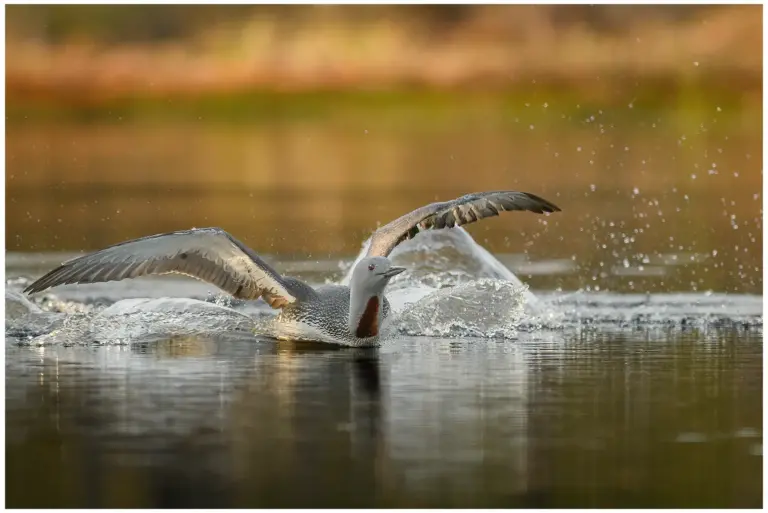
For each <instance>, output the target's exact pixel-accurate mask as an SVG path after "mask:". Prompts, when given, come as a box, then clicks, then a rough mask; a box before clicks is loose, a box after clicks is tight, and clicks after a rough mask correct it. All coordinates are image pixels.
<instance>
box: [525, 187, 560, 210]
mask: <svg viewBox="0 0 768 513" xmlns="http://www.w3.org/2000/svg"><path fill="white" fill-rule="evenodd" d="M525 195H526V196H528V197H529V198H530V199H532V200H534V201H536V202H537V203H539V206H540V207H541V213H542V214H554V213H555V212H562V209H561V208H560V207H558V206H557V205H555V204H554V203H552V202H551V201H549V200H545V199H544V198H542V197H541V196H536V195H535V194H531V193H530V192H526V193H525Z"/></svg>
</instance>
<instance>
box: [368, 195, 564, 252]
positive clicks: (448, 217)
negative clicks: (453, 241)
mask: <svg viewBox="0 0 768 513" xmlns="http://www.w3.org/2000/svg"><path fill="white" fill-rule="evenodd" d="M514 210H520V211H528V212H534V213H536V214H543V213H552V212H560V208H559V207H558V206H557V205H555V204H554V203H550V202H549V201H547V200H545V199H543V198H540V197H538V196H536V195H534V194H530V193H527V192H518V191H493V192H479V193H475V194H467V195H465V196H462V197H460V198H457V199H455V200H451V201H444V202H440V203H432V204H431V205H427V206H424V207H421V208H417V209H416V210H414V211H413V212H410V213H408V214H405V215H404V216H402V217H399V218H397V219H395V220H394V221H392V222H390V223H389V224H387V225H385V226H383V227H381V228H379V229H378V230H376V232H375V233H374V234H373V236H372V237H371V244H370V246H369V247H368V256H387V255H389V254H390V253H391V252H392V250H393V249H395V247H396V246H397V245H398V244H400V243H401V242H403V241H404V240H407V239H412V238H413V237H415V236H416V234H418V233H419V232H420V231H421V230H430V229H442V228H453V227H454V226H461V225H464V224H469V223H474V222H476V221H479V220H481V219H485V218H486V217H492V216H497V215H499V214H500V213H501V212H510V211H514Z"/></svg>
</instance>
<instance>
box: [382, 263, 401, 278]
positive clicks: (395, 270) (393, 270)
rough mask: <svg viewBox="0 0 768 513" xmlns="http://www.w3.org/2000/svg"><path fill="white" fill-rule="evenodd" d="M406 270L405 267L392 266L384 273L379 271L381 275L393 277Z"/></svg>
mask: <svg viewBox="0 0 768 513" xmlns="http://www.w3.org/2000/svg"><path fill="white" fill-rule="evenodd" d="M403 271H405V267H394V266H393V267H390V268H389V269H387V270H386V271H384V272H383V273H379V276H384V277H385V278H391V277H393V276H397V275H398V274H400V273H401V272H403Z"/></svg>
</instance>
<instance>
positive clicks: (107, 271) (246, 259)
mask: <svg viewBox="0 0 768 513" xmlns="http://www.w3.org/2000/svg"><path fill="white" fill-rule="evenodd" d="M510 210H527V211H530V212H535V213H539V214H541V213H545V212H546V213H551V212H558V211H560V209H559V208H558V207H557V206H555V205H554V204H552V203H550V202H548V201H547V200H544V199H542V198H539V197H537V196H534V195H532V194H529V193H525V192H516V191H497V192H484V193H477V194H468V195H466V196H462V197H461V198H458V199H455V200H452V201H446V202H442V203H433V204H431V205H427V206H424V207H421V208H419V209H416V210H414V211H413V212H410V213H409V214H406V215H404V216H402V217H400V218H398V219H396V220H394V221H392V222H391V223H389V224H387V225H385V226H384V227H382V228H379V229H378V230H377V231H376V232H375V233H374V234H373V236H372V237H371V241H370V244H369V246H368V251H367V254H366V257H365V258H363V259H362V260H360V261H359V262H358V263H357V264H356V265H355V268H354V269H353V272H352V277H351V279H350V283H349V286H345V285H323V286H320V287H317V288H313V287H311V286H310V285H308V284H306V283H304V282H302V281H301V280H298V279H296V278H291V277H287V276H282V275H281V274H280V273H278V272H277V271H275V270H274V269H273V268H272V267H271V266H270V265H269V264H267V263H266V262H265V261H264V260H262V259H261V258H260V257H259V256H258V255H257V254H256V253H255V252H254V251H253V250H251V249H250V248H248V247H247V246H245V245H244V244H243V243H241V242H240V241H238V240H237V239H235V238H234V237H233V236H232V235H230V234H229V233H227V232H226V231H224V230H222V229H220V228H201V229H192V230H184V231H178V232H172V233H166V234H160V235H152V236H149V237H143V238H140V239H135V240H131V241H127V242H123V243H120V244H116V245H114V246H110V247H108V248H105V249H103V250H101V251H97V252H95V253H92V254H89V255H84V256H81V257H78V258H75V259H73V260H70V261H68V262H65V263H63V264H62V265H61V266H59V267H57V268H56V269H54V270H52V271H51V272H49V273H47V274H46V275H44V276H42V277H41V278H39V279H38V280H37V281H35V282H34V283H32V284H31V285H29V286H28V287H27V288H26V289H25V292H30V293H33V292H40V291H42V290H45V289H48V288H50V287H55V286H57V285H62V284H66V283H95V282H105V281H117V280H123V279H126V278H136V277H139V276H146V275H152V274H165V273H177V274H185V275H188V276H192V277H194V278H197V279H200V280H203V281H206V282H208V283H212V284H214V285H216V286H217V287H219V288H220V289H222V290H224V291H226V292H228V293H229V294H231V295H232V296H234V297H236V298H240V299H258V298H259V297H261V298H263V299H264V300H265V301H266V302H267V303H268V304H269V305H270V306H271V307H272V308H279V309H281V312H280V314H279V315H278V316H277V317H276V318H275V321H274V323H275V336H276V337H277V338H283V339H296V340H314V341H319V342H327V343H332V344H340V345H346V346H375V345H377V344H378V343H379V342H380V341H381V339H382V338H383V336H384V334H385V332H386V328H387V325H388V323H389V321H390V320H391V308H390V305H389V302H388V301H387V299H386V297H385V296H384V289H385V287H386V285H387V283H389V280H390V279H391V278H392V277H393V276H395V275H397V274H399V273H401V272H402V271H404V270H405V269H404V268H402V267H394V266H392V265H391V263H390V261H389V259H388V258H387V256H388V255H389V254H390V252H391V251H392V250H393V249H394V248H395V247H396V246H397V245H398V244H399V243H400V242H402V241H404V240H406V239H410V238H413V237H414V236H415V235H416V234H417V233H418V232H419V231H420V230H424V229H440V228H450V227H453V226H460V225H462V224H467V223H472V222H474V221H477V220H479V219H483V218H485V217H490V216H494V215H498V214H499V212H502V211H510Z"/></svg>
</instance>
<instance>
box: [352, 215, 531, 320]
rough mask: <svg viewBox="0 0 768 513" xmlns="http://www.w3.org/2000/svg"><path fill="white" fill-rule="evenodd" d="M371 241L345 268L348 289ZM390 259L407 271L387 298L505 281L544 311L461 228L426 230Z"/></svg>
mask: <svg viewBox="0 0 768 513" xmlns="http://www.w3.org/2000/svg"><path fill="white" fill-rule="evenodd" d="M369 245H370V239H368V240H366V241H365V242H364V243H363V246H362V249H361V251H360V253H359V254H358V255H357V257H356V258H355V260H354V262H353V263H352V264H351V265H349V266H344V267H345V268H344V269H343V270H344V271H345V276H344V278H343V279H342V281H341V283H342V284H343V285H349V280H350V278H351V276H352V269H354V266H355V265H357V263H358V262H359V261H360V260H361V259H363V258H364V257H365V254H366V252H367V251H368V246H369ZM390 259H391V260H392V262H393V263H394V264H395V265H399V266H403V267H405V268H406V271H405V272H403V273H402V274H400V275H398V276H396V277H395V278H393V279H392V281H391V282H390V284H389V286H388V287H387V296H388V297H389V296H390V295H391V294H392V293H393V292H396V291H398V290H402V289H413V288H421V289H422V290H423V291H425V292H426V293H427V294H428V293H431V292H433V291H435V290H440V289H443V288H448V287H456V286H459V285H463V284H466V283H470V282H472V281H474V280H482V279H494V280H499V281H506V282H509V283H510V284H512V285H514V286H516V287H518V288H520V289H521V290H522V292H521V294H522V295H523V297H524V299H525V305H526V308H527V309H529V310H531V311H536V310H538V309H540V308H541V307H542V305H541V303H540V301H539V300H538V299H537V298H536V296H535V295H534V294H533V293H532V292H530V291H529V290H528V288H527V287H526V286H525V285H524V284H523V282H522V281H520V279H519V278H518V277H517V276H515V274H514V273H513V272H512V271H510V270H509V269H508V268H507V267H506V266H505V265H504V264H502V263H501V262H499V261H498V260H497V259H496V258H494V257H493V255H491V254H490V253H489V252H488V251H486V249H485V248H483V247H482V246H481V245H479V244H478V243H477V242H475V240H474V239H473V238H472V236H471V235H470V234H469V233H468V232H467V231H466V230H465V229H464V228H461V227H456V228H452V229H446V230H426V231H423V232H420V233H419V234H417V235H416V236H415V237H414V238H413V239H410V240H407V241H405V242H403V243H401V244H399V245H398V246H397V247H396V248H395V249H394V251H392V254H391V255H390Z"/></svg>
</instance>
